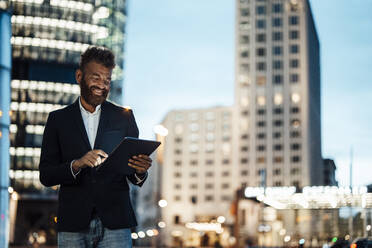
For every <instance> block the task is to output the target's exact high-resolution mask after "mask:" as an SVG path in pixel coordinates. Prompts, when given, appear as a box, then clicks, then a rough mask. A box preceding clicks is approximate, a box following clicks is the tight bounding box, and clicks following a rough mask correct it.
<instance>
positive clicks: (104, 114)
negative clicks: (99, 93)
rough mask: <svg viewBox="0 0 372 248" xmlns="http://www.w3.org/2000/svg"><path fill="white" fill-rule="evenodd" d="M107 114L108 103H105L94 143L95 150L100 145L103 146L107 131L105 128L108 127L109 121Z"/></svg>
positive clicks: (102, 106)
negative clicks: (103, 138)
mask: <svg viewBox="0 0 372 248" xmlns="http://www.w3.org/2000/svg"><path fill="white" fill-rule="evenodd" d="M107 112H108V109H107V108H106V101H104V102H103V103H102V105H101V116H100V118H99V124H98V129H97V135H96V140H95V142H94V149H97V148H98V147H99V145H100V144H101V140H102V136H103V131H104V130H105V127H106V125H107V121H108V113H107Z"/></svg>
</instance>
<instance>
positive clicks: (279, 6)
mask: <svg viewBox="0 0 372 248" xmlns="http://www.w3.org/2000/svg"><path fill="white" fill-rule="evenodd" d="M282 12H283V4H281V3H275V4H273V13H282Z"/></svg>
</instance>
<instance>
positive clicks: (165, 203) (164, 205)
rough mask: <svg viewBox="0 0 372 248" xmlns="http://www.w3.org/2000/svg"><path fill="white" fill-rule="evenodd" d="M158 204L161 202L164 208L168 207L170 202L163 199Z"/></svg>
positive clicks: (160, 204) (160, 205)
mask: <svg viewBox="0 0 372 248" xmlns="http://www.w3.org/2000/svg"><path fill="white" fill-rule="evenodd" d="M158 204H159V207H161V208H164V207H166V206H167V205H168V202H167V201H166V200H164V199H161V200H160V201H159V202H158Z"/></svg>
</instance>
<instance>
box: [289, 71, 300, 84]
mask: <svg viewBox="0 0 372 248" xmlns="http://www.w3.org/2000/svg"><path fill="white" fill-rule="evenodd" d="M289 81H290V82H291V83H297V82H298V74H296V73H294V74H290V75H289Z"/></svg>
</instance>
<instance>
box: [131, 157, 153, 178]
mask: <svg viewBox="0 0 372 248" xmlns="http://www.w3.org/2000/svg"><path fill="white" fill-rule="evenodd" d="M151 162H152V159H151V158H150V157H149V156H147V155H143V154H141V155H138V156H133V157H132V159H129V163H128V165H129V166H130V167H132V168H134V169H136V173H137V174H145V173H146V171H147V170H148V169H149V168H150V167H151Z"/></svg>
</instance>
